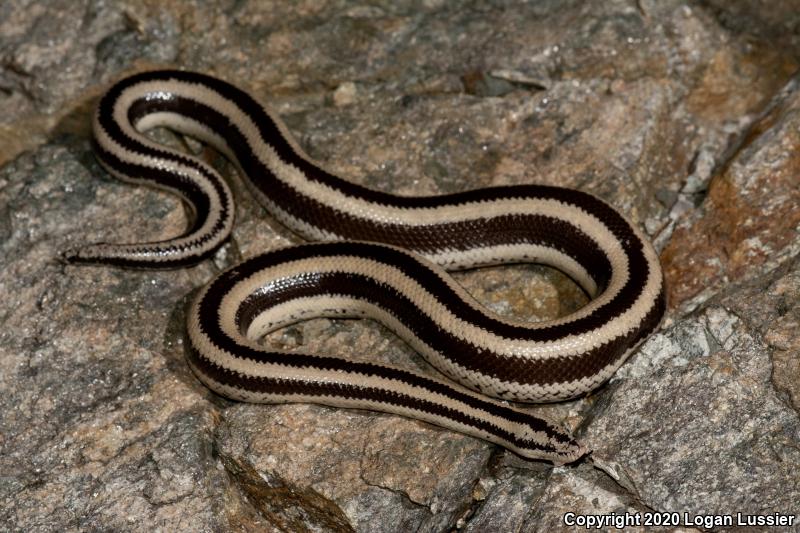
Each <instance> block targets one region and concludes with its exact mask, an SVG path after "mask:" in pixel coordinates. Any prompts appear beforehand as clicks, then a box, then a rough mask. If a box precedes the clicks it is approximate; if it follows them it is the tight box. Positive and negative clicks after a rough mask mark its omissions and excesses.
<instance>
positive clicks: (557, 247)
mask: <svg viewBox="0 0 800 533" xmlns="http://www.w3.org/2000/svg"><path fill="white" fill-rule="evenodd" d="M156 127H166V128H169V129H171V130H174V131H175V132H177V133H178V134H182V135H186V136H188V137H192V138H196V139H198V140H199V141H201V142H204V143H207V144H208V145H210V146H211V147H213V148H214V149H216V150H217V151H219V152H220V153H221V154H222V155H224V156H225V157H226V158H227V159H228V160H230V161H231V162H232V164H233V165H234V166H235V168H236V170H237V173H238V174H239V175H240V176H241V179H242V180H243V181H244V182H245V183H246V187H247V189H249V191H250V193H251V194H252V195H254V196H255V198H256V199H257V200H258V202H259V203H260V204H261V205H262V206H263V207H264V208H265V209H266V211H267V212H268V213H269V214H270V215H271V216H272V217H274V218H275V219H276V220H278V221H279V222H280V223H282V224H283V225H284V226H286V227H287V228H289V229H290V230H291V231H292V232H294V233H296V234H297V235H299V236H300V237H302V238H303V239H304V240H305V241H308V242H305V243H301V244H296V245H293V246H286V247H282V248H278V249H274V250H270V251H266V252H264V253H261V254H259V255H256V256H255V257H252V258H250V259H246V260H245V261H243V262H241V263H239V264H236V265H234V266H232V267H230V268H229V269H227V270H224V271H222V272H221V273H220V274H218V275H217V277H215V278H214V279H212V280H211V281H210V282H208V284H207V285H206V286H205V287H204V288H202V289H201V290H200V291H199V292H198V293H197V295H196V297H194V298H193V300H192V303H191V305H190V306H189V308H188V310H187V318H186V338H187V339H188V342H187V343H186V344H187V346H186V352H187V361H188V364H189V367H190V368H191V370H192V371H193V372H194V374H196V376H197V377H198V378H199V380H200V381H201V382H202V383H203V384H205V385H206V386H207V387H209V388H210V389H211V390H212V391H214V392H216V393H218V394H220V395H222V396H225V397H227V398H230V399H232V400H238V401H245V402H257V403H272V404H279V403H292V402H301V403H315V404H321V405H327V406H333V407H338V408H354V409H367V410H374V411H381V412H385V413H390V414H395V415H401V416H404V417H410V418H414V419H418V420H421V421H424V422H428V423H431V424H434V425H438V426H440V427H443V428H445V429H448V430H452V431H456V432H460V433H464V434H467V435H469V436H472V437H476V438H479V439H483V440H485V441H488V442H491V443H494V444H497V445H499V446H502V447H504V448H506V449H507V450H510V451H511V452H514V453H515V454H517V455H518V456H520V457H522V458H524V459H531V460H541V461H549V462H551V463H553V464H556V465H560V464H567V463H571V462H574V461H577V460H579V459H581V458H582V457H584V456H585V455H587V454H588V453H590V450H589V449H588V448H587V447H585V446H584V445H582V444H581V443H580V442H578V441H577V440H576V439H574V438H573V437H572V436H571V435H570V434H569V432H567V431H565V430H564V429H563V428H561V427H559V426H558V425H557V424H555V423H553V422H550V421H548V420H545V419H544V418H541V417H539V416H536V415H534V414H532V412H531V410H530V409H528V408H527V407H526V406H524V405H518V404H517V402H524V403H541V402H555V401H562V400H567V399H572V398H576V397H578V396H581V395H584V394H586V393H588V392H590V391H592V390H594V389H596V388H597V387H599V386H600V385H601V384H603V383H604V382H606V381H607V380H608V379H609V378H610V377H611V376H612V375H613V374H614V373H615V372H616V370H617V369H618V368H619V367H620V366H621V365H622V364H623V362H624V361H625V360H626V359H627V358H628V357H629V355H630V354H631V353H632V352H633V351H634V350H635V349H636V348H637V347H638V346H639V345H640V344H641V343H642V342H643V341H644V340H645V339H646V338H647V337H648V336H649V335H650V334H651V333H652V332H653V331H654V330H655V329H656V328H657V327H658V325H659V324H660V321H661V320H662V317H663V315H664V312H665V308H666V298H665V288H664V280H663V274H662V271H661V267H660V264H659V259H658V255H657V253H656V251H655V249H654V247H653V246H652V244H651V243H650V242H649V240H648V239H647V238H646V235H645V234H644V232H643V231H642V230H640V229H639V228H637V227H636V226H635V225H634V224H632V223H631V222H629V221H628V219H627V218H626V217H625V216H624V215H623V214H621V213H620V211H618V210H617V209H615V208H614V207H612V206H611V205H609V204H608V203H606V202H605V201H603V200H601V199H600V198H598V197H596V196H594V195H592V194H589V193H587V192H582V191H579V190H575V189H569V188H563V187H557V186H552V185H540V184H517V185H504V186H491V187H485V188H480V189H473V190H466V191H462V192H456V193H448V194H440V195H429V196H411V195H397V194H391V193H388V192H384V191H381V190H377V189H373V188H368V187H365V186H363V185H360V184H358V183H356V182H354V181H352V180H348V179H346V178H343V177H341V176H340V175H338V174H337V173H335V172H332V171H330V170H326V169H325V168H324V166H323V165H321V164H319V163H317V162H315V161H314V160H313V159H312V158H311V157H310V156H309V155H308V154H307V153H306V152H305V151H304V150H303V149H302V148H301V146H300V145H299V143H298V142H297V140H296V139H295V138H294V137H293V136H292V134H291V133H290V131H289V129H288V127H287V126H286V124H285V123H284V122H283V121H282V120H281V118H280V117H279V116H278V115H277V114H276V112H275V111H273V110H272V109H270V108H269V107H268V106H266V105H264V104H262V103H260V102H259V101H258V100H257V99H256V98H254V97H253V96H251V95H250V94H249V93H248V92H246V91H245V90H242V89H240V88H238V87H236V86H235V85H232V84H230V83H228V82H226V81H223V80H221V79H219V78H216V77H214V76H211V75H207V74H202V73H195V72H189V71H183V70H157V71H150V72H142V73H137V74H134V75H131V76H128V77H125V78H124V79H122V80H120V81H118V82H116V83H115V84H114V85H113V86H112V87H111V88H110V89H108V91H107V92H105V94H104V95H103V96H102V97H101V98H100V100H99V103H98V105H97V108H96V112H95V113H94V116H93V136H92V145H93V150H94V153H95V154H96V157H97V159H98V161H99V162H100V164H101V166H102V167H103V168H105V169H106V170H107V171H108V172H110V173H111V174H112V175H114V176H115V177H117V178H120V179H122V180H125V181H128V182H132V183H135V184H143V185H148V186H152V187H157V188H160V189H164V190H166V191H169V192H171V193H174V194H176V195H178V196H179V197H180V198H182V200H183V201H184V203H185V205H186V207H187V213H188V215H189V219H190V221H189V223H188V224H187V228H186V230H185V232H183V233H182V234H181V235H179V236H176V237H174V238H169V239H166V240H162V241H158V242H137V243H127V244H125V243H96V244H89V245H85V246H81V247H77V248H73V249H70V250H68V251H66V252H65V253H64V254H63V257H64V258H65V259H66V260H67V261H68V262H70V263H76V264H80V263H101V264H110V265H118V266H122V267H130V268H177V267H182V266H186V265H191V264H196V263H198V262H200V261H203V260H204V259H207V258H210V257H213V256H214V254H215V253H216V252H217V250H218V249H219V248H220V246H221V245H222V244H223V243H224V242H225V241H226V240H227V239H228V238H229V236H230V234H231V231H232V228H233V225H234V211H235V208H234V199H233V195H232V193H231V188H230V186H229V185H228V184H227V183H226V181H225V180H224V179H223V178H222V177H221V176H220V174H219V173H218V172H217V170H215V169H214V168H213V167H212V166H211V165H210V164H208V163H206V162H204V161H203V160H201V159H199V158H197V157H194V156H192V155H189V154H187V153H185V152H182V151H180V150H175V149H172V148H168V147H167V146H165V145H163V144H161V143H157V142H155V141H154V140H152V139H151V138H150V137H148V136H146V135H145V132H146V131H147V130H150V129H152V128H156ZM508 263H538V264H544V265H548V266H551V267H554V268H555V269H558V270H560V271H561V272H563V273H564V274H566V275H567V276H568V277H570V278H571V279H572V280H574V281H575V283H576V284H577V285H578V286H579V287H580V288H581V289H582V290H583V291H584V292H585V293H586V294H587V296H588V297H589V300H588V303H587V304H586V305H584V306H583V307H581V308H580V309H578V310H576V311H575V312H573V313H570V314H567V315H565V316H561V317H558V318H555V319H552V320H546V321H540V322H531V321H524V320H520V319H516V318H513V319H512V318H509V317H505V316H502V315H500V314H498V313H496V312H494V311H491V310H489V309H488V308H486V307H485V306H483V305H481V304H480V303H478V302H477V300H475V298H474V297H472V296H471V295H470V294H469V293H468V292H467V291H466V289H464V288H463V287H462V286H461V285H459V284H458V283H457V282H456V281H455V280H454V278H453V277H452V276H451V274H450V273H449V271H454V270H463V269H474V268H479V267H485V266H493V265H502V264H508ZM320 317H328V318H331V317H333V318H367V319H372V320H374V321H377V322H379V323H380V324H382V325H384V326H386V327H387V328H388V329H389V330H391V331H392V332H394V333H395V334H396V335H397V336H399V337H400V338H401V339H402V340H404V341H405V342H406V343H407V344H408V345H409V346H410V347H411V348H413V349H414V350H415V351H417V352H418V353H420V354H421V355H422V356H423V357H424V358H425V360H427V362H428V363H430V365H431V366H432V367H433V368H432V369H427V370H422V369H420V370H413V371H412V370H409V369H406V368H402V367H399V366H391V365H387V364H383V363H378V362H372V360H371V359H367V360H363V361H362V360H360V359H358V360H351V359H348V358H345V357H343V356H340V355H336V354H326V353H305V352H302V351H297V350H286V349H279V348H272V347H268V346H266V345H264V344H263V343H262V342H259V339H261V338H262V337H263V336H264V335H266V334H268V333H270V332H273V331H277V330H279V329H280V328H284V327H287V326H289V325H292V324H295V323H298V322H301V321H304V320H309V319H312V318H320Z"/></svg>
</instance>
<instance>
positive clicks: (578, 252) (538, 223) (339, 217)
mask: <svg viewBox="0 0 800 533" xmlns="http://www.w3.org/2000/svg"><path fill="white" fill-rule="evenodd" d="M156 111H169V112H173V113H178V114H181V115H185V116H187V117H192V118H194V119H195V120H198V121H200V122H202V123H203V124H205V125H206V126H207V127H209V128H210V129H212V130H213V131H215V132H217V133H218V134H219V135H220V136H221V137H223V138H224V139H226V140H227V142H228V143H229V146H230V147H231V149H232V151H233V152H234V153H235V154H236V157H237V160H238V161H239V164H240V166H241V167H242V169H243V171H244V173H245V177H246V178H247V180H248V181H249V182H250V183H251V185H252V186H253V187H255V188H256V189H258V191H259V192H260V193H261V194H263V195H264V196H265V197H267V198H268V199H269V200H270V201H271V202H273V203H274V204H275V205H277V206H279V209H281V210H282V211H285V212H286V213H288V214H289V215H290V216H292V217H294V218H296V219H298V220H301V221H304V222H306V223H308V224H309V225H311V226H313V227H316V228H321V229H325V230H327V231H330V232H333V233H335V234H337V235H339V236H340V237H341V238H343V239H351V240H365V241H374V242H383V243H386V244H392V245H395V246H399V247H401V248H405V249H408V250H414V251H417V252H419V253H423V254H434V253H437V252H439V251H441V250H448V249H450V250H471V249H476V248H482V247H488V246H497V245H503V244H538V245H542V246H546V247H549V248H554V249H557V250H560V251H561V252H563V253H565V254H566V255H568V256H570V257H572V258H573V259H574V260H575V261H577V262H578V263H579V264H581V265H582V266H583V267H584V268H585V269H586V270H587V272H589V273H590V275H591V276H592V277H593V279H594V281H595V283H596V284H597V286H598V287H599V288H600V289H602V288H603V287H605V286H606V284H607V283H608V280H609V279H610V276H611V265H610V263H609V261H608V259H607V258H606V256H605V254H604V253H603V251H602V250H601V249H600V248H599V247H598V245H597V243H596V242H595V241H594V240H593V239H592V238H591V237H589V236H588V235H586V234H585V233H584V232H583V231H581V230H580V229H578V228H577V227H575V226H574V225H572V224H570V223H568V222H566V221H563V220H560V219H557V218H553V217H547V216H543V215H535V214H511V215H503V216H497V217H492V218H480V219H477V220H466V221H459V222H448V223H439V224H432V225H429V226H425V227H423V228H417V227H410V226H405V225H402V224H380V223H376V222H373V221H369V220H364V219H359V218H356V217H353V216H351V215H349V214H347V213H344V212H342V211H339V210H337V209H335V208H333V207H331V206H327V205H324V204H321V203H319V202H318V201H316V200H314V199H312V198H309V197H307V196H304V195H302V194H300V193H298V191H297V190H295V189H294V188H292V187H290V186H289V185H288V184H286V183H285V182H283V181H282V180H279V179H278V178H277V177H276V176H275V175H274V174H273V173H272V172H271V171H270V170H269V168H268V167H266V166H265V165H264V164H263V163H262V162H261V160H260V159H258V158H257V157H256V156H255V155H254V154H253V153H252V151H251V150H250V149H249V147H248V144H247V140H246V139H245V137H244V135H243V134H242V132H241V131H240V130H239V129H238V128H237V127H236V126H235V125H234V124H233V123H232V122H231V121H230V120H228V118H227V117H225V116H223V115H221V114H219V113H218V112H217V111H215V110H214V109H212V108H210V107H207V106H205V105H203V104H201V103H199V102H196V101H194V100H190V99H186V98H181V97H177V96H173V95H170V96H164V97H163V98H159V97H153V98H147V99H140V100H138V101H136V102H134V103H133V104H132V106H131V108H130V112H129V118H130V120H131V121H132V122H134V123H135V122H137V121H138V120H140V119H141V118H142V117H143V116H145V115H147V114H148V113H152V112H156ZM265 117H266V115H265ZM265 120H266V119H265ZM268 141H269V142H270V143H272V142H273V141H274V139H268ZM120 144H122V145H123V146H126V148H128V149H132V150H135V147H132V146H129V144H128V142H127V141H126V139H124V138H123V139H121V140H120ZM278 153H279V154H280V155H281V157H283V155H284V154H283V152H281V151H279V152H278ZM292 153H293V152H292ZM303 161H305V160H303ZM291 162H292V163H293V164H294V161H291ZM313 168H315V169H316V168H317V167H313ZM302 170H303V171H304V172H305V170H306V169H302ZM481 192H486V194H487V197H488V198H490V199H494V200H499V199H501V198H505V199H510V198H524V197H525V196H524V195H526V194H534V193H535V191H531V190H529V187H504V188H497V189H493V190H482V191H481ZM487 197H484V196H481V197H480V199H484V200H485V199H487ZM438 198H440V199H441V198H443V197H438ZM476 200H477V198H476ZM437 205H438V204H437ZM441 205H446V202H445V201H442V202H441ZM273 214H275V213H273Z"/></svg>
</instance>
